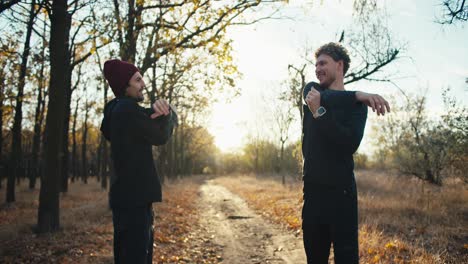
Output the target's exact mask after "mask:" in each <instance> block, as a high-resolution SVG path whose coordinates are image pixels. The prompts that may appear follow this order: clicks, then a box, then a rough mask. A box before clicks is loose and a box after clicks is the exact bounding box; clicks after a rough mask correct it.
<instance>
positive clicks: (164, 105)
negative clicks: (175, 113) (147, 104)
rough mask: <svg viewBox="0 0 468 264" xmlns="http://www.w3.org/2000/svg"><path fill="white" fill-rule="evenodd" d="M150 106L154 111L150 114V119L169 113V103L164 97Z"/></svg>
mask: <svg viewBox="0 0 468 264" xmlns="http://www.w3.org/2000/svg"><path fill="white" fill-rule="evenodd" d="M152 107H153V110H154V113H153V114H152V115H151V118H152V119H154V118H156V117H158V116H162V115H169V114H170V113H171V112H170V109H169V103H168V102H167V101H166V100H164V99H159V100H156V102H154V104H153V105H152Z"/></svg>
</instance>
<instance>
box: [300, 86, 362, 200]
mask: <svg viewBox="0 0 468 264" xmlns="http://www.w3.org/2000/svg"><path fill="white" fill-rule="evenodd" d="M312 87H315V89H317V90H318V91H319V92H320V95H321V96H320V98H321V100H320V103H321V106H323V107H325V109H326V111H327V112H326V113H325V114H324V115H323V116H321V117H319V118H317V119H315V118H314V117H313V116H312V113H311V112H310V110H309V108H308V106H307V105H306V104H304V105H303V109H304V117H303V126H302V154H303V157H304V169H303V180H304V186H305V188H304V192H307V187H308V186H315V187H317V186H319V187H320V186H329V187H338V186H349V185H350V184H351V183H352V181H353V179H354V174H353V170H354V160H353V154H354V153H355V152H356V150H357V149H358V147H359V144H360V143H361V139H362V137H363V133H364V128H365V125H366V119H367V106H366V105H364V104H362V103H360V102H357V101H356V95H355V92H352V91H335V90H328V89H322V88H321V87H320V86H319V85H318V84H317V83H313V82H311V83H308V84H307V85H306V86H305V87H304V91H303V95H304V98H305V96H306V95H307V93H308V92H309V91H310V90H311V88H312Z"/></svg>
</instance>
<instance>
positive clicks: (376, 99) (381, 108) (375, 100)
mask: <svg viewBox="0 0 468 264" xmlns="http://www.w3.org/2000/svg"><path fill="white" fill-rule="evenodd" d="M356 100H358V101H359V102H361V103H363V104H365V105H367V106H369V107H372V111H373V112H376V111H377V115H385V112H390V105H389V104H388V102H387V100H385V99H384V98H383V97H382V96H380V95H378V94H371V93H365V92H360V91H357V92H356Z"/></svg>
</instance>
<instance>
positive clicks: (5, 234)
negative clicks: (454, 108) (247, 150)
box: [0, 171, 468, 264]
mask: <svg viewBox="0 0 468 264" xmlns="http://www.w3.org/2000/svg"><path fill="white" fill-rule="evenodd" d="M356 176H357V181H358V192H359V231H360V233H359V234H360V235H359V244H360V258H361V263H429V264H430V263H468V207H467V204H468V189H467V187H466V185H464V184H462V183H459V182H455V181H453V182H449V183H447V184H446V186H444V187H434V186H430V185H427V184H424V185H422V184H421V182H419V181H417V180H414V179H410V178H408V177H403V176H397V175H394V174H392V173H388V172H385V173H384V172H376V171H358V172H357V173H356ZM4 186H5V185H4ZM4 186H3V188H2V189H0V198H4V197H5V188H4ZM301 193H302V185H301V182H300V181H297V180H294V179H292V178H288V181H287V184H286V185H285V186H283V185H282V184H281V181H280V178H279V177H278V176H276V177H275V176H268V177H254V176H239V175H233V176H223V177H216V178H215V177H198V176H197V177H191V178H188V179H182V180H175V181H171V182H168V183H166V184H165V186H164V191H163V196H164V202H163V203H157V204H155V205H154V210H155V234H154V237H155V244H154V247H155V250H154V259H153V260H154V261H153V262H154V263H228V264H230V263H239V264H240V263H242V264H244V263H291V264H296V263H305V254H304V251H303V245H302V233H301V228H300V226H301V219H300V210H301V207H302V197H301ZM16 197H17V201H16V202H15V203H13V204H10V205H7V204H4V203H2V204H0V263H113V258H112V214H111V211H110V210H109V209H108V205H107V192H106V191H103V190H101V188H100V186H99V183H98V182H96V181H94V180H90V181H89V182H88V184H84V183H82V182H75V183H71V184H70V186H69V192H68V193H67V194H62V195H61V200H60V207H61V211H60V214H61V219H60V221H61V227H62V228H61V230H60V231H59V232H57V233H54V234H43V235H37V234H35V233H34V232H33V227H34V225H35V223H36V221H37V207H38V198H39V191H38V190H37V189H36V190H29V189H28V188H27V182H26V181H24V182H22V183H21V184H20V185H18V186H16ZM332 258H333V256H330V259H332Z"/></svg>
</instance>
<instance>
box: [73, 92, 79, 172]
mask: <svg viewBox="0 0 468 264" xmlns="http://www.w3.org/2000/svg"><path fill="white" fill-rule="evenodd" d="M79 103H80V98H78V99H77V100H76V105H75V113H74V115H73V125H72V139H73V146H72V181H75V178H76V177H77V175H78V150H77V149H78V147H77V143H76V119H77V118H78V105H79Z"/></svg>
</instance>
